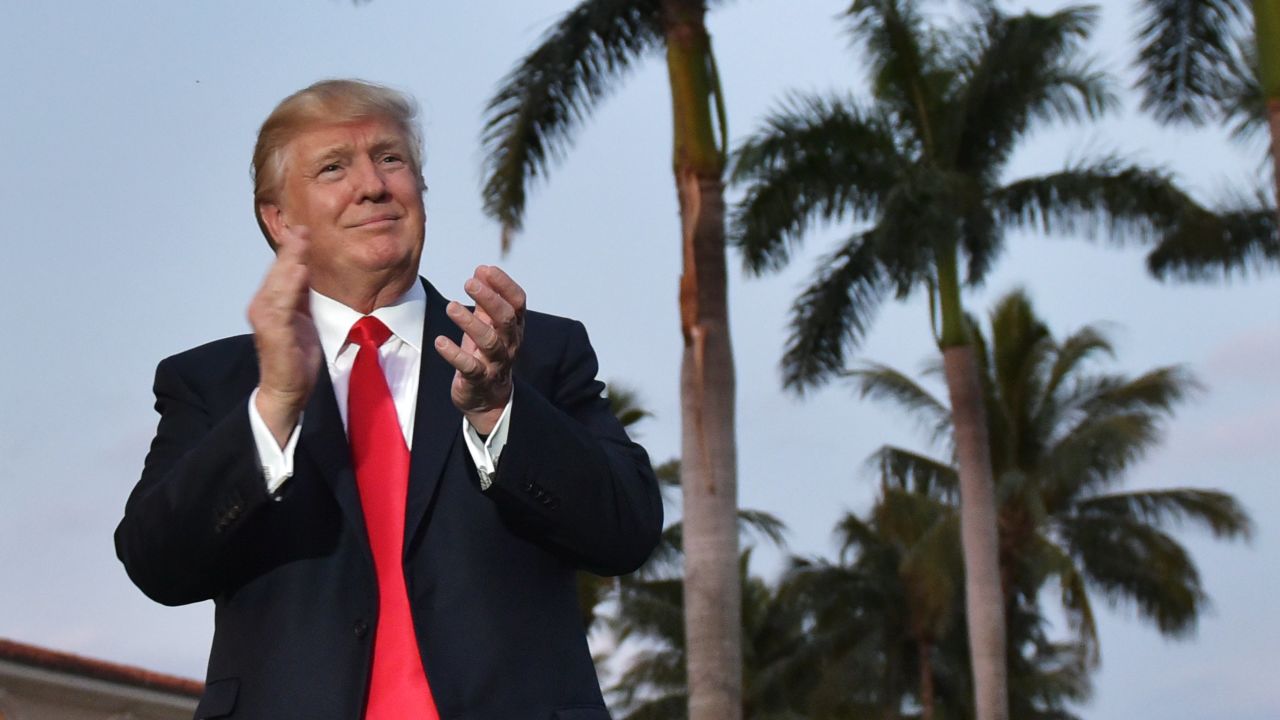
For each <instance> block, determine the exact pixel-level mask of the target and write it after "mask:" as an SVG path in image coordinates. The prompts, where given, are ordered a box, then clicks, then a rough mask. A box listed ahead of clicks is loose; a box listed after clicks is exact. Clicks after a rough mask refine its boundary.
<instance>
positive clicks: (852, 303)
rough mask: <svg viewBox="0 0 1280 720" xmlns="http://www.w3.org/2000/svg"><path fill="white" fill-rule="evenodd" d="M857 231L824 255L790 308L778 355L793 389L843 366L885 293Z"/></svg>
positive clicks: (802, 388)
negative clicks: (788, 328) (782, 348)
mask: <svg viewBox="0 0 1280 720" xmlns="http://www.w3.org/2000/svg"><path fill="white" fill-rule="evenodd" d="M865 239H866V235H865V234H864V235H858V236H855V237H854V238H853V239H851V240H850V241H849V242H847V243H846V244H845V245H844V246H843V247H841V248H839V249H838V250H836V251H835V252H834V253H832V254H831V255H829V256H827V257H826V258H824V259H823V260H822V261H821V263H820V265H819V270H818V273H817V276H816V277H815V278H814V280H813V282H812V283H811V284H810V285H809V287H808V288H806V289H805V291H804V292H803V293H801V294H800V297H798V298H796V301H795V303H793V304H792V306H791V323H790V324H791V331H790V337H788V338H787V346H786V351H785V353H784V354H783V357H782V375H783V383H784V385H785V386H786V387H787V388H789V389H791V390H793V391H795V392H797V393H803V392H804V391H805V390H806V389H808V388H811V387H815V386H817V385H818V384H819V383H820V382H822V381H823V380H825V379H827V378H828V377H830V376H832V375H835V374H837V373H838V372H839V371H840V370H842V369H843V368H844V367H845V353H846V351H847V350H849V349H852V348H855V347H857V345H858V343H859V342H861V340H862V338H863V336H864V335H865V334H866V331H867V328H868V327H869V325H870V323H871V318H872V316H873V315H874V314H875V311H876V308H877V307H878V306H879V304H880V301H881V299H883V297H884V293H885V278H884V277H883V274H882V272H881V269H880V264H879V262H878V261H877V258H876V253H875V250H874V249H873V248H872V247H870V245H869V244H868V243H867V242H865Z"/></svg>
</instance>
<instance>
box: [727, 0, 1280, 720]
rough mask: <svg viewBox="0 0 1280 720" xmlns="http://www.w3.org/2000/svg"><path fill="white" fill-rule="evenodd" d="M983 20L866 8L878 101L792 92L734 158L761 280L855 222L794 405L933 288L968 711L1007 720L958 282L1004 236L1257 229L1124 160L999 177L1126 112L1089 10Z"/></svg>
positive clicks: (809, 308) (789, 369)
mask: <svg viewBox="0 0 1280 720" xmlns="http://www.w3.org/2000/svg"><path fill="white" fill-rule="evenodd" d="M975 6H976V9H975V11H974V12H975V16H974V18H973V19H972V20H971V21H969V22H967V23H962V24H961V27H962V28H963V30H962V31H957V32H952V33H944V32H943V31H941V30H939V29H937V28H932V27H930V26H929V25H928V24H927V23H926V22H925V20H924V17H923V15H922V13H921V12H920V10H919V7H918V3H917V2H916V1H915V0H855V1H854V2H853V5H852V7H851V8H850V11H849V14H848V18H849V21H850V24H851V29H852V32H853V36H854V37H855V38H856V39H857V40H858V41H859V42H860V43H861V45H862V47H863V49H864V50H865V53H866V57H867V59H868V65H869V68H870V70H871V80H872V88H873V93H874V102H873V103H871V104H866V103H859V102H857V101H854V100H851V99H845V98H833V99H828V98H821V97H813V96H795V97H793V98H792V100H791V101H790V102H789V103H788V105H787V106H785V107H784V108H783V109H782V110H780V111H778V112H777V113H775V114H774V115H773V116H772V117H770V118H769V119H768V120H767V123H766V125H765V128H764V129H763V130H761V131H759V132H758V133H757V134H756V135H754V136H753V137H751V138H749V139H748V140H747V142H745V143H744V144H743V145H742V146H741V147H740V148H739V149H738V150H737V153H736V156H735V160H734V168H733V178H734V180H736V181H737V182H740V183H743V184H744V185H745V186H746V194H745V198H744V200H743V202H742V204H741V206H740V207H738V208H737V209H736V210H735V212H734V217H733V232H732V237H733V240H734V242H735V243H736V244H737V245H738V246H739V247H740V248H741V250H742V253H743V259H744V263H745V265H746V267H747V269H748V270H749V271H751V272H754V273H763V272H766V271H771V270H775V269H777V268H780V267H781V266H783V265H785V264H786V262H787V261H788V260H789V257H790V252H791V250H792V248H793V247H794V246H795V245H797V244H798V243H799V242H800V241H801V240H802V239H803V237H804V235H805V233H806V231H807V230H808V228H809V225H810V224H811V222H813V221H814V220H815V219H822V220H827V221H833V220H840V219H845V218H851V219H853V220H855V221H857V222H858V223H859V227H858V229H857V231H856V232H855V233H854V234H853V235H852V236H851V237H850V238H849V239H848V240H846V241H845V242H843V243H842V244H840V246H839V247H837V248H836V249H835V250H834V251H833V252H832V253H831V254H830V255H828V256H827V257H825V258H824V259H823V261H822V263H821V266H820V268H819V270H818V272H817V275H816V277H815V279H814V281H813V282H812V284H811V285H810V286H809V287H808V288H807V289H806V290H805V291H804V292H803V293H802V294H801V295H800V297H799V298H798V299H797V300H796V302H795V304H794V305H793V307H792V313H791V336H790V338H789V339H788V342H787V348H786V351H785V354H784V358H783V361H782V365H783V373H784V379H785V382H786V384H787V386H788V387H790V388H791V389H793V390H796V391H798V392H803V391H805V390H806V389H808V388H812V387H814V386H817V385H818V384H820V383H822V382H825V381H826V380H828V379H830V378H831V377H832V376H833V375H834V374H835V373H837V372H838V371H839V370H840V369H841V368H843V367H844V366H845V355H846V352H847V351H849V350H852V349H853V348H855V347H856V346H857V344H858V342H859V341H860V340H861V339H862V336H863V335H864V334H865V332H866V330H867V328H868V326H869V325H870V323H871V320H872V317H873V315H874V311H875V308H876V307H877V306H878V304H879V303H880V302H881V301H883V299H884V298H885V297H886V296H888V295H889V294H890V293H893V294H895V295H896V296H897V297H899V298H904V297H906V296H908V295H910V294H911V293H912V292H914V291H916V290H918V289H924V290H926V292H927V293H928V295H929V299H930V309H931V317H930V320H931V322H932V323H933V327H934V330H935V336H936V340H937V342H938V345H939V347H940V349H941V351H942V355H943V361H944V362H943V364H944V368H945V374H946V381H947V389H948V392H949V394H950V400H951V407H952V408H954V410H955V412H954V413H953V414H952V416H951V419H952V422H953V424H954V433H955V437H956V445H957V454H958V458H959V468H960V496H961V500H962V502H961V509H962V512H961V528H962V537H963V548H964V556H965V566H966V605H967V608H968V610H967V613H966V622H967V623H968V625H969V637H970V639H971V643H970V647H971V652H972V655H973V658H972V668H973V673H974V688H975V699H976V706H977V710H978V717H979V718H981V720H993V719H999V720H1003V719H1004V718H1005V717H1007V711H1006V705H1007V701H1006V697H1005V685H1006V683H1005V670H1006V669H1005V641H1004V632H1005V631H1004V623H1003V620H1004V615H1003V613H1002V612H1001V606H1002V603H1001V590H1000V577H999V564H998V548H997V535H996V515H995V498H994V495H993V488H992V474H991V458H990V457H989V448H990V443H989V439H988V437H987V421H986V419H985V417H984V407H983V402H982V390H981V385H980V381H979V380H980V372H979V366H978V359H977V357H976V356H975V354H974V351H973V345H972V342H971V338H970V336H969V332H968V326H967V323H966V322H965V319H964V318H965V313H964V308H963V305H962V302H961V289H962V286H963V285H966V284H967V285H974V284H979V283H981V282H982V281H983V279H984V278H985V277H986V275H987V273H988V271H989V270H990V268H991V267H992V265H993V264H994V263H995V261H996V260H997V259H998V258H999V255H1000V251H1001V250H1002V248H1003V241H1004V233H1005V232H1006V231H1007V230H1009V229H1014V228H1030V229H1041V230H1043V231H1045V232H1063V231H1065V232H1075V231H1079V230H1084V231H1090V232H1095V233H1097V234H1105V235H1106V236H1108V237H1109V238H1113V239H1124V238H1137V239H1141V240H1146V241H1152V240H1155V241H1158V242H1160V243H1162V244H1161V245H1158V246H1157V251H1159V250H1161V249H1162V248H1164V249H1166V250H1167V249H1168V248H1169V247H1178V246H1180V244H1181V245H1185V244H1186V243H1188V242H1191V241H1194V240H1197V239H1199V238H1202V237H1205V236H1210V237H1225V236H1226V235H1227V234H1228V232H1229V231H1237V230H1239V227H1240V226H1241V225H1246V224H1247V223H1243V222H1242V221H1239V219H1238V218H1236V217H1235V216H1230V215H1229V214H1226V213H1215V212H1211V211H1209V210H1208V209H1205V208H1202V207H1200V206H1199V205H1198V204H1196V203H1195V202H1194V201H1193V200H1192V199H1191V198H1190V197H1188V196H1187V195H1186V194H1185V193H1183V192H1181V191H1180V190H1178V188H1176V187H1175V186H1174V185H1173V184H1172V182H1171V181H1170V180H1169V178H1168V176H1167V175H1166V174H1164V173H1162V172H1159V171H1157V170H1154V169H1150V168H1145V167H1141V166H1139V165H1137V164H1135V163H1132V162H1128V161H1125V160H1124V159H1122V158H1116V157H1110V158H1103V159H1100V160H1096V161H1092V162H1087V163H1081V164H1078V165H1075V166H1072V167H1068V168H1066V169H1064V170H1062V171H1059V172H1055V173H1049V174H1046V175H1040V176H1035V177H1028V178H1023V179H1020V180H1016V181H1013V182H1002V180H1003V178H1002V173H1003V170H1004V168H1005V165H1006V164H1007V161H1008V159H1009V157H1010V156H1011V154H1012V153H1013V151H1014V149H1015V148H1016V147H1017V146H1018V144H1019V142H1020V141H1022V140H1023V139H1024V138H1026V136H1027V135H1028V133H1029V132H1030V131H1031V130H1033V129H1034V128H1035V127H1036V126H1037V125H1038V124H1042V123H1043V122H1046V121H1054V120H1061V121H1071V120H1079V119H1082V118H1091V117H1095V116H1098V115H1100V114H1101V113H1103V112H1105V111H1106V110H1108V109H1110V108H1111V107H1113V106H1114V105H1115V97H1114V95H1113V94H1112V92H1111V91H1110V88H1109V82H1108V79H1107V77H1106V76H1105V75H1103V74H1102V73H1100V72H1098V71H1096V70H1094V69H1093V67H1092V66H1091V64H1090V62H1089V61H1088V59H1086V58H1084V57H1083V56H1082V44H1083V43H1084V42H1085V41H1086V40H1087V38H1088V37H1089V34H1090V32H1091V31H1092V28H1093V27H1094V25H1095V23H1096V20H1097V10H1096V8H1094V7H1091V6H1090V7H1071V8H1067V9H1065V10H1062V11H1060V12H1057V13H1053V14H1050V15H1038V14H1034V13H1026V14H1022V15H1018V16H1009V15H1005V14H1003V13H1001V12H999V11H998V10H996V9H995V8H994V6H993V5H991V4H990V3H975ZM1268 222H1271V221H1268ZM1264 224H1266V223H1264ZM935 313H936V315H937V317H936V318H935V317H933V314H935Z"/></svg>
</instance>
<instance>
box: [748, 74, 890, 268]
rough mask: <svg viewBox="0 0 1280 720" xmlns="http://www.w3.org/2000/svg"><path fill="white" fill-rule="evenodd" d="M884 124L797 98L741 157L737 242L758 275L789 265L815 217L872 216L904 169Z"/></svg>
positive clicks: (851, 108)
mask: <svg viewBox="0 0 1280 720" xmlns="http://www.w3.org/2000/svg"><path fill="white" fill-rule="evenodd" d="M899 163H900V160H899V158H898V157H897V150H896V149H895V147H894V142H893V136H892V133H891V132H890V130H889V128H888V127H886V125H885V123H884V122H883V120H882V119H880V118H877V117H874V116H871V117H869V116H867V115H866V114H865V113H864V112H863V111H862V110H861V109H859V108H858V106H857V105H856V104H855V103H853V102H852V101H849V100H843V99H825V98H821V97H816V96H803V95H796V96H793V97H792V98H790V100H789V101H788V102H787V103H786V105H785V106H784V107H783V108H782V109H781V110H778V111H776V112H774V113H773V114H772V115H770V116H769V117H768V118H766V120H765V127H764V129H763V130H761V131H759V132H757V133H756V134H755V135H752V136H751V137H749V138H748V139H747V140H746V141H745V142H744V143H743V144H742V145H741V146H740V147H739V148H738V149H737V151H736V152H735V153H734V157H733V162H732V169H731V175H730V178H731V181H732V182H735V183H740V184H745V185H746V195H745V197H744V198H743V200H742V202H741V203H740V204H739V205H738V206H737V208H736V209H735V210H734V212H733V216H732V218H731V229H730V241H731V242H732V243H733V244H734V245H736V246H737V247H738V248H739V249H740V250H741V251H742V257H743V264H744V265H745V267H746V268H747V270H749V271H750V272H753V273H763V272H765V271H769V270H776V269H778V268H780V267H782V266H783V265H785V264H786V262H787V260H788V259H789V258H790V254H791V250H792V248H793V247H795V246H796V245H797V244H798V243H799V242H800V239H801V238H802V237H803V235H804V233H805V232H806V230H807V229H808V227H809V224H810V222H811V221H812V220H813V219H814V218H821V219H822V220H826V221H835V220H839V219H841V218H843V217H845V216H846V215H848V216H851V217H853V218H855V219H860V220H865V219H867V218H870V217H873V216H874V215H875V213H876V211H877V208H878V207H879V204H880V201H881V197H880V195H881V193H882V192H883V189H884V188H886V187H888V186H889V185H891V184H892V180H893V175H894V173H895V172H896V168H897V166H898V165H899Z"/></svg>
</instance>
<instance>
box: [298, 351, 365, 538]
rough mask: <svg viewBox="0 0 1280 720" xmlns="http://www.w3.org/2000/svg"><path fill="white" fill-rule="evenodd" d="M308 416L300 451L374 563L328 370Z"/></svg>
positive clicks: (315, 391)
mask: <svg viewBox="0 0 1280 720" xmlns="http://www.w3.org/2000/svg"><path fill="white" fill-rule="evenodd" d="M305 412H306V415H305V420H304V421H303V423H302V434H301V435H300V436H299V437H298V450H299V451H300V452H305V453H306V455H307V456H308V457H310V458H311V460H312V463H313V464H314V465H315V467H316V471H317V473H318V474H319V475H320V477H321V478H323V479H324V482H325V483H326V484H328V485H329V488H330V489H331V490H332V492H333V495H334V497H335V498H337V500H338V504H339V505H340V506H342V512H343V514H344V515H346V517H347V522H349V523H350V524H351V527H352V528H354V529H355V532H356V533H357V535H358V537H360V538H362V539H364V540H365V542H363V543H361V546H362V547H363V548H364V552H365V554H366V556H367V557H368V559H369V562H370V563H372V562H373V555H372V553H371V552H370V550H369V543H368V537H369V534H368V531H367V529H366V528H365V524H364V510H363V509H362V508H361V506H360V490H359V488H358V487H357V486H356V474H355V467H354V466H353V465H352V463H351V447H350V445H348V443H347V433H346V430H345V429H344V428H343V427H342V416H341V415H339V414H338V401H337V400H336V399H334V395H333V382H332V381H331V380H330V379H329V371H328V369H327V368H325V367H321V368H320V373H319V375H318V376H317V378H316V386H315V389H313V390H312V391H311V398H310V400H308V401H307V409H306V411H305Z"/></svg>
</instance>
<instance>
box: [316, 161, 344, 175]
mask: <svg viewBox="0 0 1280 720" xmlns="http://www.w3.org/2000/svg"><path fill="white" fill-rule="evenodd" d="M341 169H342V166H341V165H339V164H338V163H329V164H328V165H325V166H324V167H322V168H320V172H322V173H330V172H338V171H339V170H341Z"/></svg>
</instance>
